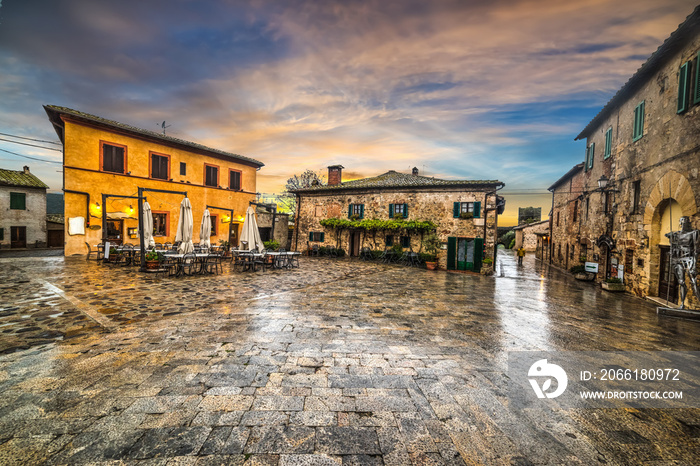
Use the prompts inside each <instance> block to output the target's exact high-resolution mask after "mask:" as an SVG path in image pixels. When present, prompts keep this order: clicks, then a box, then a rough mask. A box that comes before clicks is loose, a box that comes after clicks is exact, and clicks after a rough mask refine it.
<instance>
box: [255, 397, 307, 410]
mask: <svg viewBox="0 0 700 466" xmlns="http://www.w3.org/2000/svg"><path fill="white" fill-rule="evenodd" d="M252 409H253V410H257V411H301V410H303V409H304V397H303V396H256V397H255V400H254V401H253V407H252Z"/></svg>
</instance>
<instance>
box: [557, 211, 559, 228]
mask: <svg viewBox="0 0 700 466" xmlns="http://www.w3.org/2000/svg"><path fill="white" fill-rule="evenodd" d="M557 226H559V212H557Z"/></svg>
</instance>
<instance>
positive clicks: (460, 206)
mask: <svg viewBox="0 0 700 466" xmlns="http://www.w3.org/2000/svg"><path fill="white" fill-rule="evenodd" d="M452 214H453V217H454V218H460V217H464V216H468V214H472V216H473V217H474V218H480V217H481V202H455V203H454V207H453V212H452Z"/></svg>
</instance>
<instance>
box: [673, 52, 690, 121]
mask: <svg viewBox="0 0 700 466" xmlns="http://www.w3.org/2000/svg"><path fill="white" fill-rule="evenodd" d="M690 71H691V62H686V63H685V64H683V66H681V69H680V71H679V72H678V105H677V106H676V113H683V112H685V111H686V110H688V97H689V95H690V90H691V87H690V84H691V81H690Z"/></svg>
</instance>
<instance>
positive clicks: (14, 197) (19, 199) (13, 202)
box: [10, 193, 27, 210]
mask: <svg viewBox="0 0 700 466" xmlns="http://www.w3.org/2000/svg"><path fill="white" fill-rule="evenodd" d="M26 201H27V198H26V196H25V194H24V193H10V209H13V210H27V202H26Z"/></svg>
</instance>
